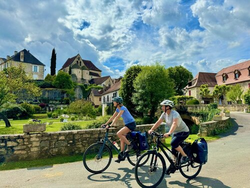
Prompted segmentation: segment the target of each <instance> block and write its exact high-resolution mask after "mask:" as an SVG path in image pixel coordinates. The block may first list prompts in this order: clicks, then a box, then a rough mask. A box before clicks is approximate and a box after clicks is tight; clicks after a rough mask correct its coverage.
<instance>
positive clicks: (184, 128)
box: [160, 110, 189, 133]
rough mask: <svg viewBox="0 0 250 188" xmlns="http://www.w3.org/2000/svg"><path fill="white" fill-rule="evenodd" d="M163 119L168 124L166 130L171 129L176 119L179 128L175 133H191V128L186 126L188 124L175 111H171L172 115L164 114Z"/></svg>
mask: <svg viewBox="0 0 250 188" xmlns="http://www.w3.org/2000/svg"><path fill="white" fill-rule="evenodd" d="M160 118H161V119H163V121H165V122H166V130H167V129H168V127H171V126H172V124H173V121H174V119H176V118H177V119H178V120H177V127H176V129H175V130H174V132H173V133H178V132H189V128H188V126H187V125H186V123H185V122H184V121H183V120H182V118H181V116H180V114H179V113H178V112H177V111H175V110H171V112H170V114H169V115H168V114H167V113H165V112H163V113H162V114H161V117H160Z"/></svg>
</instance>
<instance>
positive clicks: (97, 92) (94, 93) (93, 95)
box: [88, 76, 114, 106]
mask: <svg viewBox="0 0 250 188" xmlns="http://www.w3.org/2000/svg"><path fill="white" fill-rule="evenodd" d="M113 82H114V81H113V80H112V79H111V77H110V76H105V77H100V78H93V79H91V80H90V81H89V83H90V84H96V85H99V86H102V87H103V88H102V89H92V90H91V92H90V95H89V97H88V100H90V101H92V102H93V104H94V105H95V106H100V105H101V104H102V93H103V92H105V91H107V90H108V89H109V88H110V87H111V85H113Z"/></svg>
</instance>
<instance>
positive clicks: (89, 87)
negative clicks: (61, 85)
mask: <svg viewBox="0 0 250 188" xmlns="http://www.w3.org/2000/svg"><path fill="white" fill-rule="evenodd" d="M78 86H79V87H80V88H81V90H82V96H83V98H84V99H87V97H88V96H89V94H90V92H91V90H92V89H103V87H102V86H98V85H96V84H90V85H87V84H78Z"/></svg>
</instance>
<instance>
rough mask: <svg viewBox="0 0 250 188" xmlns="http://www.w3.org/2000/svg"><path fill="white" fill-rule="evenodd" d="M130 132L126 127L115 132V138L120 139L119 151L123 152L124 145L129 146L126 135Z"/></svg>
mask: <svg viewBox="0 0 250 188" xmlns="http://www.w3.org/2000/svg"><path fill="white" fill-rule="evenodd" d="M129 132H130V129H129V128H128V127H123V128H122V129H120V130H119V131H118V132H117V136H118V137H119V138H120V141H121V151H124V145H125V144H127V145H129V144H130V142H129V141H128V140H127V138H126V135H127V134H128V133H129Z"/></svg>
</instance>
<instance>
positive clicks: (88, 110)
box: [68, 100, 96, 118]
mask: <svg viewBox="0 0 250 188" xmlns="http://www.w3.org/2000/svg"><path fill="white" fill-rule="evenodd" d="M68 112H69V113H72V114H82V115H83V116H88V117H90V118H96V111H95V108H94V106H93V105H92V103H91V102H90V101H85V100H76V101H74V102H72V103H71V104H70V105H69V108H68Z"/></svg>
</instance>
